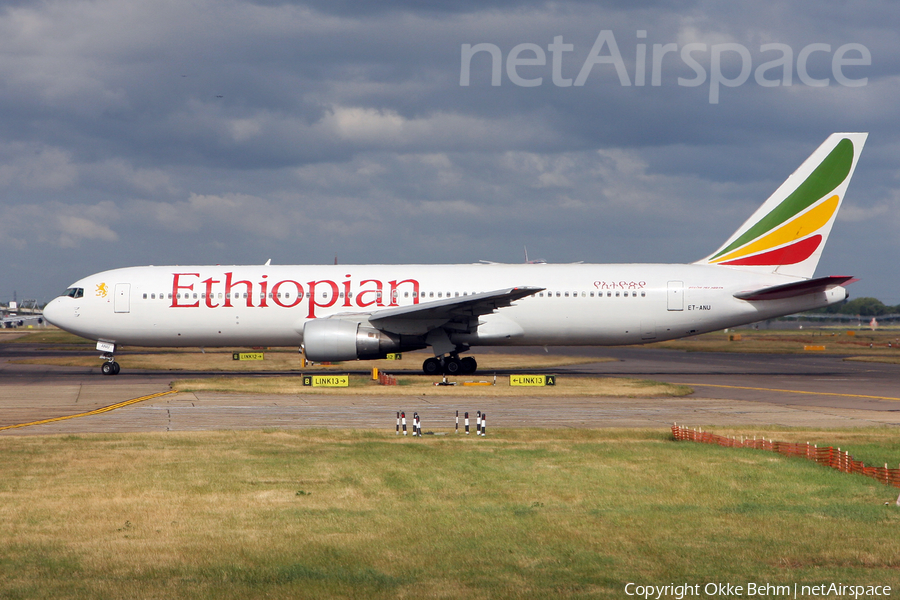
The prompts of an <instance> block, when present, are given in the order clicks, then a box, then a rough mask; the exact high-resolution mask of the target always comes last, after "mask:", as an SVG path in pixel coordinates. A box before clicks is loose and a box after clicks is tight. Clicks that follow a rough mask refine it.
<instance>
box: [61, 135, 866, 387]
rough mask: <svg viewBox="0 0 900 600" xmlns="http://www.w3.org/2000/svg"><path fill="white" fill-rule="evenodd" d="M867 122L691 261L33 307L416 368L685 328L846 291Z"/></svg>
mask: <svg viewBox="0 0 900 600" xmlns="http://www.w3.org/2000/svg"><path fill="white" fill-rule="evenodd" d="M867 136H868V134H867V133H835V134H832V135H831V136H829V137H828V139H826V140H825V142H824V143H823V144H822V145H821V146H819V148H818V149H817V150H816V151H815V152H813V153H812V155H810V157H809V158H808V159H807V160H806V161H804V162H803V164H802V165H801V166H800V167H799V168H798V169H797V170H796V171H795V172H794V173H793V174H791V175H790V176H789V177H788V178H787V180H786V181H785V182H784V183H783V184H782V185H781V186H779V187H778V189H777V190H776V191H775V192H774V193H773V194H772V195H771V196H770V197H769V198H768V199H767V200H766V201H765V202H764V203H763V204H762V206H761V207H760V208H759V209H757V211H756V212H754V213H753V215H752V216H750V218H749V219H747V221H746V222H745V223H744V224H743V225H742V226H741V227H740V228H738V230H737V231H735V232H734V233H733V234H732V235H731V237H729V238H728V239H727V240H726V241H725V243H724V244H722V246H721V247H719V248H718V249H717V250H715V251H714V252H713V253H712V254H710V255H709V256H707V257H706V258H703V259H701V260H698V261H696V262H694V263H691V264H577V263H576V264H540V263H539V264H496V263H487V264H467V265H422V264H412V265H383V264H382V265H377V264H375V265H297V266H287V265H284V266H282V265H272V264H271V260H270V261H269V262H267V263H266V264H264V265H256V266H252V265H250V266H247V265H244V266H237V265H236V266H218V265H217V266H144V267H130V268H121V269H113V270H109V271H104V272H101V273H97V274H95V275H90V276H88V277H85V278H83V279H81V280H79V281H77V282H75V283H73V284H72V285H71V286H70V287H69V288H68V289H67V290H66V292H65V293H64V294H63V295H61V296H59V297H58V298H55V299H54V300H52V301H51V302H50V303H49V304H48V305H47V306H46V307H45V308H44V317H45V318H46V319H47V320H48V321H49V322H50V323H52V324H54V325H57V326H58V327H60V328H61V329H64V330H66V331H69V332H71V333H74V334H76V335H79V336H82V337H85V338H88V339H91V340H96V341H97V350H99V351H100V352H102V355H101V358H102V359H103V360H104V361H105V362H104V363H103V364H102V368H101V372H102V373H103V374H107V375H115V374H117V373H118V372H119V371H120V367H119V365H118V363H117V362H116V360H115V352H116V350H117V349H118V348H119V347H121V346H123V345H127V346H151V347H185V346H194V347H222V346H294V347H299V348H300V350H301V351H302V352H304V353H305V355H306V358H307V359H309V360H311V361H316V362H324V361H349V360H356V359H378V358H384V357H385V356H386V355H387V354H388V353H396V352H406V351H411V350H418V349H424V348H429V347H430V348H431V350H432V352H433V356H431V357H429V358H427V359H426V360H425V361H424V363H423V365H422V370H423V371H424V372H425V373H427V374H441V373H444V374H451V375H452V374H469V373H473V372H475V370H476V368H477V363H476V361H475V359H474V358H473V357H471V356H466V357H460V354H461V353H464V352H466V351H468V350H469V349H470V348H471V347H473V346H525V345H528V346H553V345H567V346H571V345H591V346H612V345H624V344H642V343H649V342H656V341H662V340H670V339H676V338H682V337H687V336H693V335H697V334H701V333H706V332H710V331H717V330H721V329H723V328H728V327H735V326H739V325H744V324H747V323H753V322H756V321H761V320H765V319H771V318H776V317H780V316H784V315H790V314H794V313H797V312H801V311H806V310H811V309H815V308H819V307H822V306H827V305H829V304H834V303H837V302H841V301H843V300H845V299H846V298H847V297H848V293H847V290H846V288H845V286H846V285H848V284H849V283H852V282H853V281H855V279H853V278H852V277H850V276H825V277H814V274H815V269H816V265H817V264H818V262H819V258H820V256H821V254H822V250H823V248H824V247H825V243H826V241H827V239H828V234H829V233H830V232H831V228H832V225H833V224H834V220H835V217H836V215H837V212H838V209H839V208H840V205H841V202H842V201H843V199H844V196H845V194H846V191H847V187H848V185H849V183H850V179H851V177H852V175H853V171H854V169H855V168H856V163H857V160H858V159H859V154H860V152H861V151H862V148H863V145H864V144H865V141H866V138H867Z"/></svg>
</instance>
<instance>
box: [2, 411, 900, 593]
mask: <svg viewBox="0 0 900 600" xmlns="http://www.w3.org/2000/svg"><path fill="white" fill-rule="evenodd" d="M743 433H747V432H746V431H745V432H743ZM781 433H782V432H779V435H780V434H781ZM794 433H795V434H798V435H799V434H800V433H802V434H803V435H805V436H807V437H812V438H813V439H817V438H820V437H824V438H825V440H823V441H827V442H828V443H835V444H838V445H840V444H841V441H842V439H843V436H849V438H848V439H846V440H844V441H848V442H849V441H851V440H852V442H853V444H857V443H858V444H860V445H868V446H870V447H871V448H872V450H873V452H874V451H876V449H877V448H881V456H883V457H884V460H887V459H888V455H890V456H892V457H893V459H894V460H896V459H898V458H900V449H898V447H897V442H896V438H895V436H894V435H893V433H894V432H893V431H885V430H869V431H852V432H834V431H831V432H794ZM781 437H783V436H781ZM847 448H848V449H849V450H851V452H853V451H854V449H855V448H854V446H853V445H847ZM0 451H2V453H3V457H4V460H3V461H2V463H0V498H2V501H0V597H3V598H76V599H77V598H85V599H95V598H192V599H193V598H215V599H217V600H218V599H223V598H224V599H228V598H241V599H243V598H292V599H293V598H337V597H340V598H348V597H352V598H413V597H415V598H549V597H554V598H605V597H608V598H623V597H625V595H624V593H623V588H624V584H625V583H626V582H629V581H632V582H639V583H644V584H648V583H655V584H659V585H665V584H669V583H673V582H674V583H685V582H686V583H700V584H703V583H706V582H709V581H718V582H732V583H746V582H748V581H754V582H771V583H777V584H793V583H794V582H798V583H801V584H802V583H815V584H819V583H822V582H826V583H827V582H831V581H836V582H843V583H861V584H880V585H884V584H887V585H893V586H894V589H897V587H898V586H900V537H898V536H897V535H896V532H897V527H898V526H900V508H898V507H896V506H893V505H890V506H885V505H884V503H885V502H887V501H890V502H893V500H894V499H895V498H896V493H897V490H894V489H892V488H888V487H886V486H884V485H882V484H879V483H877V482H875V481H873V480H871V479H867V478H864V477H861V476H851V475H846V474H842V473H838V472H835V471H833V470H830V469H827V468H823V467H820V466H817V465H815V464H812V463H809V462H807V461H804V460H801V459H787V458H784V457H781V456H778V455H775V454H771V453H767V452H761V451H751V450H729V449H724V448H719V447H716V446H708V445H702V444H693V443H688V442H674V441H671V440H670V436H669V434H668V433H666V432H662V431H644V430H603V431H595V430H564V431H563V430H527V429H519V430H512V431H498V432H497V434H496V435H495V434H494V433H492V434H491V435H490V436H489V437H487V438H483V439H482V438H475V437H468V438H459V437H456V436H445V437H426V438H424V439H422V440H414V439H397V438H396V436H394V435H392V434H383V433H380V432H369V431H367V432H353V431H328V432H325V431H309V430H306V431H282V430H270V431H257V432H209V433H200V434H190V435H188V434H160V435H150V434H147V435H129V436H119V435H91V436H58V437H57V436H54V437H40V438H37V437H34V438H31V437H24V438H23V437H16V438H0Z"/></svg>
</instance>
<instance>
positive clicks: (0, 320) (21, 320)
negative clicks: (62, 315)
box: [0, 300, 44, 329]
mask: <svg viewBox="0 0 900 600" xmlns="http://www.w3.org/2000/svg"><path fill="white" fill-rule="evenodd" d="M28 302H31V303H32V306H31V313H30V314H27V315H26V314H20V313H19V304H18V302H16V301H15V300H12V301H10V303H9V304H8V305H7V307H6V311H5V312H6V314H5V315H3V316H2V317H0V327H3V328H5V329H14V328H16V327H22V326H24V325H25V324H26V323H29V324H31V323H37V324H39V325H40V324H42V323H43V322H44V318H43V317H42V316H41V315H39V314H36V313H35V312H34V311H35V308H36V305H37V302H36V301H35V300H26V301H25V306H23V307H22V308H23V309H25V308H27V304H28Z"/></svg>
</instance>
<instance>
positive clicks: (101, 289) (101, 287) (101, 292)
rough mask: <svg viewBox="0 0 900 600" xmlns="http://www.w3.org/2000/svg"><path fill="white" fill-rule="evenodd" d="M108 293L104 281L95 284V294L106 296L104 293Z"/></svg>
mask: <svg viewBox="0 0 900 600" xmlns="http://www.w3.org/2000/svg"><path fill="white" fill-rule="evenodd" d="M108 293H109V289H108V288H107V287H106V284H105V283H101V284H99V285H98V286H97V296H99V297H101V298H106V294H108Z"/></svg>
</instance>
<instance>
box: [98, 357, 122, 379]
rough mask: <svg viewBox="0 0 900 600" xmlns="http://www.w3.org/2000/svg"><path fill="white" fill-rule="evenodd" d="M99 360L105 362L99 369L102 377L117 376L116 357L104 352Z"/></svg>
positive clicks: (117, 365) (117, 364)
mask: <svg viewBox="0 0 900 600" xmlns="http://www.w3.org/2000/svg"><path fill="white" fill-rule="evenodd" d="M100 358H102V359H104V360H106V362H105V363H103V365H101V367H100V372H101V373H103V374H104V375H118V374H119V369H120V368H119V363H117V362H116V357H115V356H113V354H112V352H104V353H103V354H102V355H101V356H100Z"/></svg>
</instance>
